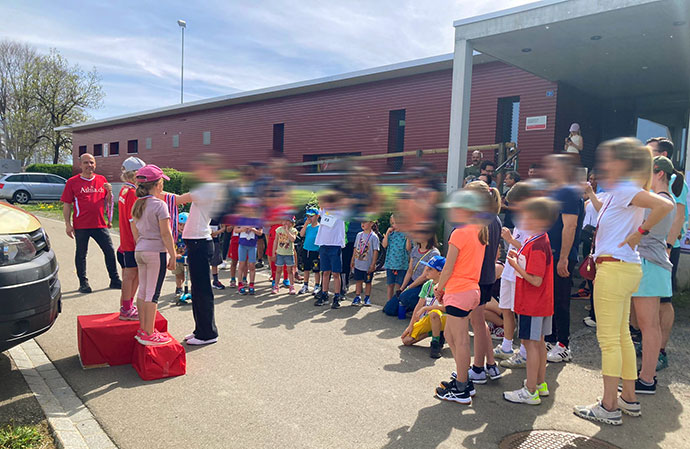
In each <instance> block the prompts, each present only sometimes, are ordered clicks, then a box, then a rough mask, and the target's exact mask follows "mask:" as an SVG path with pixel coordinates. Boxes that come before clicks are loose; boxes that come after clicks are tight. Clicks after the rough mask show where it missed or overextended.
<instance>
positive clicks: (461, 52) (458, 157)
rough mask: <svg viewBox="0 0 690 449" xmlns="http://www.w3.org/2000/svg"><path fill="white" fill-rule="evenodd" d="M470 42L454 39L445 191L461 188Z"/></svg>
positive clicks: (465, 137) (469, 88)
mask: <svg viewBox="0 0 690 449" xmlns="http://www.w3.org/2000/svg"><path fill="white" fill-rule="evenodd" d="M472 53H473V48H472V43H471V42H470V41H468V40H465V39H461V40H456V41H455V55H454V57H453V87H452V93H451V100H450V137H449V138H448V171H447V183H446V192H447V193H451V192H454V191H456V190H457V189H459V188H460V187H462V180H463V173H464V171H465V165H467V136H468V132H469V129H470V90H471V88H472Z"/></svg>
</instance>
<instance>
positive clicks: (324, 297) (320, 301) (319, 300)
mask: <svg viewBox="0 0 690 449" xmlns="http://www.w3.org/2000/svg"><path fill="white" fill-rule="evenodd" d="M324 304H328V293H326V292H321V293H320V294H319V295H318V296H317V297H316V301H315V302H314V305H315V306H317V307H319V306H323V305H324Z"/></svg>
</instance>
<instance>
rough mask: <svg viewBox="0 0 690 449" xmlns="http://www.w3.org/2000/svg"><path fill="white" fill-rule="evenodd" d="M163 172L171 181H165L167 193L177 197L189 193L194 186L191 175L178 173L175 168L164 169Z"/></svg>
mask: <svg viewBox="0 0 690 449" xmlns="http://www.w3.org/2000/svg"><path fill="white" fill-rule="evenodd" d="M162 170H163V173H165V174H166V175H167V176H168V177H169V178H170V181H164V184H163V186H164V189H165V191H166V192H170V193H175V194H177V195H182V194H184V193H187V192H189V189H190V188H191V186H192V182H191V178H190V175H189V173H187V172H182V171H178V170H175V169H174V168H163V169H162Z"/></svg>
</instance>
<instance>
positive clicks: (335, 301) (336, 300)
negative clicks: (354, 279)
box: [331, 295, 340, 309]
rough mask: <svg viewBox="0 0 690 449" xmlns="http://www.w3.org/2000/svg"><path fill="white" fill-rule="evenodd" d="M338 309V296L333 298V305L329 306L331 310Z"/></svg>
mask: <svg viewBox="0 0 690 449" xmlns="http://www.w3.org/2000/svg"><path fill="white" fill-rule="evenodd" d="M339 308H340V296H339V295H335V296H334V297H333V304H331V309H339Z"/></svg>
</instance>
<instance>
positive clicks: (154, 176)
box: [131, 165, 175, 345]
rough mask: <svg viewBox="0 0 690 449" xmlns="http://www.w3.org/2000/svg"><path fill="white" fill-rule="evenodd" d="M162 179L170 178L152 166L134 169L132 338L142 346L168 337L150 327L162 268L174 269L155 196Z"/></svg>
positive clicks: (164, 217)
mask: <svg viewBox="0 0 690 449" xmlns="http://www.w3.org/2000/svg"><path fill="white" fill-rule="evenodd" d="M164 179H165V180H169V179H170V178H168V177H167V176H165V174H163V170H161V169H160V168H158V166H156V165H146V166H145V167H142V168H140V169H139V170H138V171H137V181H138V183H139V184H138V186H137V192H136V193H137V197H138V199H137V201H136V203H134V207H133V208H132V226H131V227H132V234H133V235H134V240H135V241H136V248H135V250H134V251H135V252H134V257H135V259H136V262H137V266H138V270H139V291H138V292H137V307H138V309H139V323H140V329H139V330H138V331H137V335H136V336H135V338H136V339H137V341H138V342H139V343H141V344H142V345H164V344H166V343H169V342H170V340H171V339H170V337H168V336H166V335H163V334H161V333H159V332H158V331H156V330H155V329H154V322H155V320H156V311H157V308H158V297H159V296H160V293H161V287H162V285H163V280H164V279H165V269H166V267H167V268H168V269H169V270H174V269H175V245H174V244H173V237H172V232H171V231H170V213H169V212H168V207H167V205H166V204H165V202H163V201H161V200H160V199H158V198H156V197H157V196H158V195H160V193H161V192H162V191H163V180H164ZM166 253H167V254H166ZM168 255H169V256H170V257H168Z"/></svg>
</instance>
